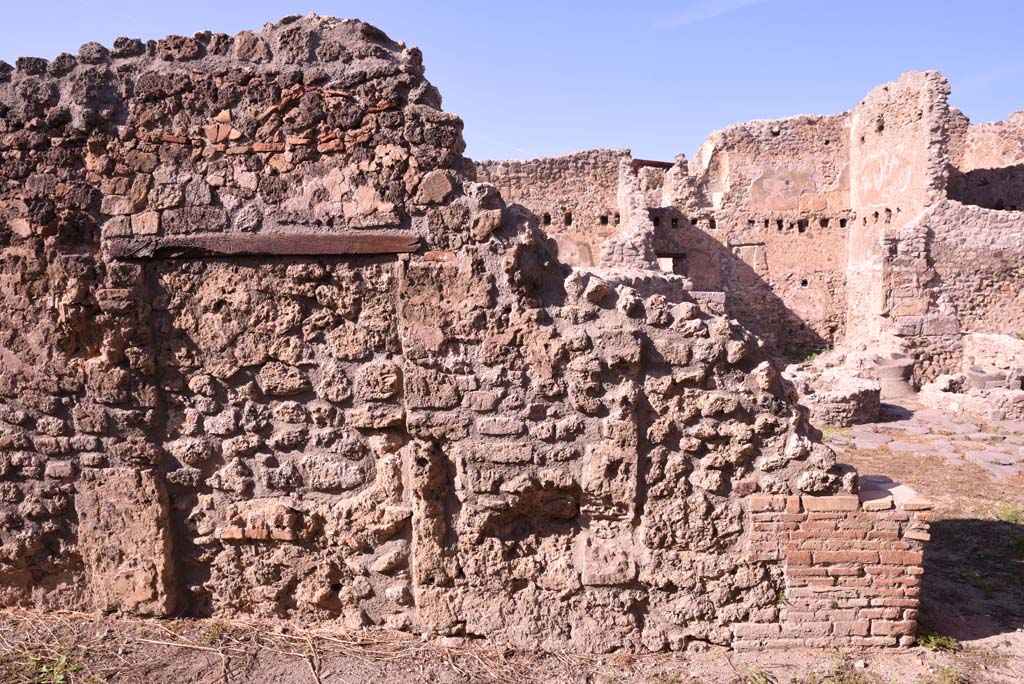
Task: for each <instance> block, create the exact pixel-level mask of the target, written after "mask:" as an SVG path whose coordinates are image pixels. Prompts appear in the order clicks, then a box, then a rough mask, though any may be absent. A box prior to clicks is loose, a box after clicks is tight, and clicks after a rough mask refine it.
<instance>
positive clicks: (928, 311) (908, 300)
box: [886, 200, 1024, 381]
mask: <svg viewBox="0 0 1024 684" xmlns="http://www.w3.org/2000/svg"><path fill="white" fill-rule="evenodd" d="M886 244H887V245H888V251H889V253H890V254H891V255H892V256H891V260H890V262H891V267H890V271H889V273H888V274H887V290H888V292H889V298H890V304H889V306H888V309H889V311H890V312H891V321H892V328H891V329H892V330H893V332H894V334H895V335H897V336H898V337H900V338H901V339H903V340H904V341H906V342H908V343H909V344H910V345H911V346H910V348H911V349H913V350H914V351H915V352H916V353H917V354H918V355H919V356H920V358H921V363H920V364H918V366H917V368H916V369H915V371H916V374H917V376H918V377H919V378H920V379H922V380H925V381H927V380H931V379H933V378H934V377H935V376H936V375H939V374H941V373H957V372H960V370H961V366H962V365H963V356H962V352H963V341H962V340H963V337H964V336H965V335H968V334H971V333H1009V334H1014V333H1018V331H1021V330H1024V298H1022V297H1024V295H1022V291H1024V290H1022V287H1024V280H1022V276H1021V272H1020V263H1021V261H1022V260H1024V219H1022V218H1021V215H1020V214H1019V213H1016V212H1012V211H1010V212H1007V211H997V210H992V209H983V208H981V207H977V206H970V205H965V204H961V203H959V202H955V201H951V200H947V201H942V202H939V203H937V204H936V205H935V206H933V207H932V208H930V209H929V210H927V211H926V212H924V213H923V214H922V215H921V216H920V217H918V219H917V220H915V221H913V222H912V223H910V224H908V225H906V226H904V227H902V228H899V229H896V230H894V231H892V232H891V233H890V234H889V235H887V237H886ZM996 353H997V352H996V350H993V351H992V354H993V356H995V355H996ZM972 358H976V360H977V361H979V362H980V365H982V366H985V365H987V364H986V363H984V359H983V358H982V357H980V356H979V355H978V354H977V351H976V350H975V351H974V352H973V353H972Z"/></svg>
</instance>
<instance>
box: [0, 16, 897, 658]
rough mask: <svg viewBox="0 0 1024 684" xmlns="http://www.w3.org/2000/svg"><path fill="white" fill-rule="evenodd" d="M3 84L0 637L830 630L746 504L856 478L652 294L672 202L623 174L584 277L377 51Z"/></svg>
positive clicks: (158, 59) (180, 47)
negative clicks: (70, 615)
mask: <svg viewBox="0 0 1024 684" xmlns="http://www.w3.org/2000/svg"><path fill="white" fill-rule="evenodd" d="M0 67H3V68H0V81H2V82H0V179H2V183H3V184H2V187H0V295H2V307H3V311H4V316H0V359H2V360H3V365H2V367H0V604H2V605H6V606H36V607H41V608H61V609H81V610H98V611H126V612H131V613H137V614H144V615H158V616H165V615H171V614H176V615H225V616H237V615H258V616H277V617H283V618H287V617H302V618H304V619H307V620H335V619H338V620H343V621H344V622H345V623H346V624H348V625H350V626H360V625H370V624H373V625H382V626H387V627H392V628H396V629H406V630H412V631H416V632H418V633H423V634H426V635H434V636H438V635H440V636H450V637H467V638H468V637H487V638H491V639H493V640H495V641H497V642H502V643H511V644H517V645H523V646H532V647H550V648H559V649H565V648H568V649H579V650H590V651H612V650H641V649H664V648H675V649H683V648H687V647H689V646H691V645H693V644H703V643H714V644H721V645H729V644H732V643H734V642H735V641H736V640H737V639H743V638H745V637H743V636H742V635H740V634H739V632H741V631H742V629H739V631H737V628H736V627H735V625H738V624H747V623H757V624H764V623H770V622H773V621H776V620H783V621H785V620H790V619H793V620H796V619H803V618H797V617H795V616H790V617H784V616H782V615H781V614H780V613H779V611H778V606H777V598H778V596H779V593H780V592H784V591H788V589H787V587H788V586H789V585H788V584H787V583H788V582H791V580H790V579H788V578H790V577H795V576H796V574H794V573H793V572H790V571H789V570H787V566H786V565H785V563H786V561H784V560H783V558H782V557H781V556H779V555H778V554H777V553H761V552H760V551H757V552H754V553H748V550H749V549H750V548H751V544H752V543H754V542H752V541H751V540H752V539H754V537H752V536H751V535H752V534H753V533H754V532H756V533H757V535H756V544H757V545H769V544H770V543H772V542H771V540H770V539H766V538H765V536H764V535H763V534H761V533H763V532H765V531H767V530H765V529H762V528H755V525H759V524H761V523H762V522H764V521H762V520H759V519H756V518H755V517H754V514H759V513H761V512H763V511H762V509H761V508H757V507H755V508H756V510H755V511H754V512H753V514H752V512H751V510H750V506H749V505H748V503H749V502H752V501H753V499H752V497H753V496H755V495H757V496H769V497H800V499H799V500H800V501H801V502H802V503H801V505H802V506H803V507H804V509H806V510H808V511H812V510H815V509H814V506H815V504H814V502H815V501H816V500H817V499H818V498H821V497H825V498H822V499H821V500H822V501H825V502H828V501H831V500H832V499H831V498H829V497H830V495H835V494H839V493H841V492H846V493H847V494H850V493H852V492H854V491H856V489H857V478H856V473H854V472H853V471H852V470H850V469H848V468H842V467H840V466H837V465H836V463H835V456H834V454H833V453H832V451H831V450H830V449H828V448H827V447H826V446H824V445H823V444H821V443H819V442H817V441H815V440H814V439H813V435H814V432H813V431H812V430H811V428H810V427H809V425H808V424H807V420H806V416H805V414H804V412H803V411H802V410H801V409H800V408H799V407H798V406H797V404H796V397H795V395H794V392H793V390H792V387H791V386H789V385H788V384H787V383H785V382H784V381H783V380H782V378H781V377H780V375H779V373H778V371H777V368H776V366H775V365H774V364H773V363H772V362H771V361H770V359H769V357H768V354H767V351H766V349H765V346H764V343H763V341H762V340H760V339H759V338H757V337H756V336H755V335H753V334H751V332H750V331H748V330H747V329H745V328H744V327H743V326H742V325H740V324H738V323H737V322H735V321H733V320H730V319H729V318H728V317H726V316H724V315H721V314H720V313H716V312H715V311H714V310H713V309H710V308H707V307H702V306H701V305H700V303H699V301H700V297H698V296H696V295H691V292H690V285H691V283H690V281H689V280H688V279H687V278H685V277H683V276H680V275H675V274H671V273H665V272H662V271H658V270H655V269H654V268H653V267H654V264H655V262H654V259H655V254H654V251H653V248H652V245H653V244H654V238H655V232H656V230H655V229H656V226H655V225H654V222H653V218H652V217H651V216H650V215H648V213H647V211H646V208H645V202H646V201H648V199H647V198H649V197H650V196H652V195H655V194H657V192H659V191H660V190H661V189H662V184H661V183H660V182H659V181H660V180H661V176H658V175H657V174H653V175H652V174H650V173H648V172H644V171H640V172H639V173H638V172H637V171H636V170H635V169H632V168H631V167H630V165H629V163H628V161H627V162H622V161H619V162H617V169H616V180H615V193H616V194H615V197H616V199H615V201H616V203H617V206H619V207H622V209H623V215H622V218H623V226H624V230H625V231H626V232H624V234H622V235H616V236H613V237H612V239H610V240H605V241H603V242H602V243H601V251H600V258H601V262H602V265H603V266H604V268H602V269H586V268H579V269H572V268H570V267H569V266H568V265H567V264H565V263H564V262H563V261H562V260H561V259H560V255H561V250H560V249H555V248H554V247H553V246H552V245H551V241H550V240H548V239H546V237H545V236H544V235H543V234H542V233H541V232H540V231H538V230H537V229H536V228H537V227H536V226H535V225H533V223H532V219H531V217H530V216H527V215H524V213H523V212H522V211H520V210H519V209H517V208H515V207H506V206H505V201H504V200H503V198H502V197H501V196H500V194H499V193H498V191H497V189H496V188H495V187H494V186H492V185H489V184H486V183H477V182H474V180H473V178H474V175H475V170H474V167H473V165H472V164H471V162H469V161H468V160H466V159H465V158H464V157H463V156H462V150H463V142H462V137H461V121H459V119H458V118H457V117H455V116H454V115H451V114H447V113H444V112H443V111H441V110H440V96H439V95H438V93H437V91H436V90H435V89H434V88H433V87H432V86H430V84H429V83H428V82H427V81H426V80H425V79H424V77H423V67H422V63H421V60H420V54H419V52H418V51H417V50H416V49H415V48H408V47H406V46H404V45H403V44H401V43H396V42H394V41H392V40H391V39H390V38H388V37H387V36H386V35H384V34H383V33H382V32H380V31H379V30H377V29H375V28H374V27H372V26H369V25H367V24H364V23H362V22H358V21H340V20H335V19H325V18H320V17H316V16H310V17H305V18H302V17H289V18H286V19H284V20H282V21H281V22H279V23H278V24H274V25H267V26H266V27H264V28H263V29H262V30H260V31H256V32H243V33H240V34H238V35H236V36H226V35H222V34H210V33H202V34H197V35H196V36H194V37H191V38H189V37H181V36H169V37H167V38H165V39H163V40H161V41H151V42H149V43H143V42H141V41H137V40H132V39H118V40H117V41H115V44H114V47H113V49H111V50H108V49H107V48H104V47H103V46H100V45H98V44H87V45H85V46H83V47H82V48H81V49H80V50H79V53H78V55H77V56H71V55H62V56H60V57H58V58H56V59H54V60H52V61H50V62H47V61H46V60H41V59H29V58H25V59H21V60H18V65H17V68H16V69H14V70H11V69H9V68H6V67H5V66H3V65H0ZM606 156H614V155H612V154H610V155H606ZM595 168H596V167H595ZM604 199H607V198H602V201H603V200H604ZM580 206H583V205H580ZM587 206H592V208H593V209H594V210H598V203H597V201H596V200H594V202H593V203H592V204H590V205H587ZM770 500H771V501H775V499H770ZM787 500H788V499H787ZM844 501H845V499H844ZM772 510H774V509H772ZM828 510H832V509H828ZM844 510H845V509H844ZM809 515H810V514H809ZM887 515H891V514H889V513H884V514H883V513H878V514H877V515H874V514H873V515H871V516H866V517H864V518H863V519H860V518H858V520H857V524H858V525H864V524H868V525H871V526H872V529H877V530H878V531H883V528H884V531H887V532H892V531H893V529H888V528H885V525H886V523H887V521H889V519H888V518H887V517H886V516H887ZM843 516H846V517H851V518H852V517H855V516H853V514H852V513H850V514H849V515H847V513H844V514H843ZM897 522H898V521H897ZM783 523H784V524H783V526H782V527H779V528H778V529H779V531H782V530H787V535H788V530H789V529H790V528H789V527H786V526H787V525H790V524H791V523H790V521H788V520H786V521H783ZM811 527H812V525H811V523H809V522H808V523H807V529H808V530H810V529H811ZM814 528H815V530H816V531H815V534H816V535H821V534H825V535H826V536H827V537H828V538H829V539H832V540H833V541H832V543H840V542H838V541H837V540H840V539H846V538H847V537H846V536H845V530H840V529H839V527H838V526H837V527H836V530H835V532H836V533H835V534H829V533H827V531H825V528H824V527H820V526H817V525H815V526H814ZM858 529H860V528H858ZM865 529H866V528H865ZM797 531H798V532H799V531H800V530H797ZM900 535H902V536H900ZM907 536H908V534H907V533H905V532H904V531H902V530H901V531H899V532H898V534H897V538H895V539H887V541H886V544H888V545H887V546H885V548H884V549H882V548H881V547H880V549H879V552H878V553H879V554H881V552H882V550H889V549H894V548H898V547H896V546H894V544H895V543H897V542H901V541H902V540H904V539H905V538H907ZM779 539H781V540H782V541H783V542H785V541H787V539H788V540H789V541H792V540H794V539H796V537H795V536H793V535H789V536H788V537H786V538H785V539H783V538H782V537H780V538H779ZM889 542H892V544H890V543H889ZM765 548H767V546H765ZM879 560H880V561H882V559H881V556H880V555H879ZM812 561H813V562H815V563H818V562H820V563H826V564H832V563H837V564H839V566H841V567H842V568H845V569H850V570H851V572H853V571H855V573H856V574H858V575H860V574H870V568H871V567H874V566H875V558H874V556H872V557H871V558H870V559H869V558H868V557H867V556H866V555H865V556H864V557H856V558H854V557H849V558H847V557H844V558H838V557H836V558H831V559H829V558H825V557H822V558H818V559H817V560H815V559H814V558H813V557H812ZM791 562H794V561H791ZM882 562H884V563H887V562H888V561H882ZM907 563H908V564H909V565H908V566H907V567H908V568H910V569H907V570H906V571H903V570H894V569H893V568H896V567H897V566H896V565H892V566H890V567H889V570H890V571H892V572H893V573H894V576H895V577H897V578H899V577H903V576H912V575H913V571H912V568H913V567H915V566H914V565H913V563H912V562H911V561H907ZM869 584H870V585H871V587H876V586H877V582H875V583H869ZM858 586H861V585H858V584H855V583H849V582H845V586H844V587H843V588H844V590H848V591H851V592H855V591H858V589H856V587H858ZM864 586H868V585H864ZM907 586H910V584H909V583H908V585H907ZM871 591H874V589H871ZM865 596H867V594H865ZM871 596H872V597H874V596H875V595H874V594H871ZM863 600H865V601H872V600H874V598H864V599H863ZM906 600H907V601H908V602H911V603H912V602H914V601H916V597H914V596H912V595H911V594H909V593H908V594H907V598H906ZM907 607H908V609H909V608H910V605H909V604H908V606H907ZM903 617H905V618H907V619H908V620H910V621H912V618H911V617H907V616H906V615H904V616H903ZM861 618H864V619H871V618H867V617H866V616H863V615H862V616H860V617H858V619H861ZM829 619H831V618H829V617H828V616H821V619H820V620H819V619H818V618H817V617H816V618H815V620H816V621H822V620H825V621H827V620H829ZM878 619H882V618H878ZM836 620H839V618H838V617H837V618H836ZM843 621H844V622H845V621H846V620H845V617H844V619H843ZM837 624H838V623H837ZM834 629H839V628H838V627H837V628H834ZM834 629H833V628H830V630H829V633H830V634H832V633H835V634H839V632H838V631H834ZM871 629H872V630H874V629H875V628H874V626H872V628H871ZM879 629H881V628H879ZM893 629H897V627H893ZM898 629H900V630H902V631H910V629H911V628H910V627H908V626H906V625H901V626H899V627H898Z"/></svg>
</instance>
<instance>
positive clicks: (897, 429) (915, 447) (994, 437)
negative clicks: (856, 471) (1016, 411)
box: [829, 401, 1024, 480]
mask: <svg viewBox="0 0 1024 684" xmlns="http://www.w3.org/2000/svg"><path fill="white" fill-rule="evenodd" d="M829 445H830V446H832V447H833V448H835V449H836V451H837V452H840V453H841V452H842V451H843V450H844V449H845V448H856V449H888V450H889V451H891V452H892V453H893V454H894V455H898V454H900V453H918V454H931V455H935V456H939V457H940V458H944V459H946V460H948V461H950V462H951V463H962V462H963V461H969V462H972V463H975V464H977V465H978V466H980V467H981V468H983V469H984V470H985V471H986V472H988V473H989V475H991V476H992V477H993V478H994V479H1000V480H1005V479H1009V478H1011V477H1020V476H1024V422H1013V421H998V422H985V421H983V420H981V419H977V420H975V419H969V418H967V417H965V416H962V415H954V414H952V413H948V412H946V411H943V410H941V409H935V408H927V407H923V406H920V405H918V404H917V403H916V402H913V401H906V402H903V405H899V406H897V405H893V404H883V405H882V416H881V419H880V421H879V422H877V423H867V424H864V425H855V426H854V427H852V428H849V429H847V430H843V431H842V432H841V433H839V434H830V435H829Z"/></svg>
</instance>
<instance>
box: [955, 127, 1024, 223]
mask: <svg viewBox="0 0 1024 684" xmlns="http://www.w3.org/2000/svg"><path fill="white" fill-rule="evenodd" d="M951 132H952V135H951V145H950V153H951V154H950V156H951V160H950V161H951V164H952V168H951V169H950V177H949V198H950V199H954V200H957V201H959V202H962V203H964V204H975V205H978V206H980V207H985V208H987V209H997V210H1009V211H1020V210H1022V209H1024V112H1015V113H1014V114H1011V115H1010V116H1009V117H1008V118H1007V119H1006V120H1005V121H995V122H991V123H985V124H971V123H970V121H968V120H967V117H965V116H963V115H962V114H959V116H957V115H954V125H952V126H951Z"/></svg>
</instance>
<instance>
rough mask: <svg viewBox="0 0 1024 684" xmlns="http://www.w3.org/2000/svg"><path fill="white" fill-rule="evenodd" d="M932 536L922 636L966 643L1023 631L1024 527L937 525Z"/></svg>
mask: <svg viewBox="0 0 1024 684" xmlns="http://www.w3.org/2000/svg"><path fill="white" fill-rule="evenodd" d="M931 535H932V539H931V542H930V543H929V544H927V545H926V546H925V557H924V581H923V584H922V591H921V616H920V620H921V633H922V634H927V633H928V632H934V633H937V634H940V635H943V636H951V637H954V638H956V639H957V640H959V641H970V640H974V639H982V638H985V637H990V636H996V635H999V634H1006V633H1009V632H1014V631H1016V630H1018V629H1021V628H1024V524H1019V523H1016V522H1008V521H1005V520H978V519H951V520H937V521H935V522H933V523H932V526H931Z"/></svg>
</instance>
